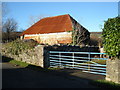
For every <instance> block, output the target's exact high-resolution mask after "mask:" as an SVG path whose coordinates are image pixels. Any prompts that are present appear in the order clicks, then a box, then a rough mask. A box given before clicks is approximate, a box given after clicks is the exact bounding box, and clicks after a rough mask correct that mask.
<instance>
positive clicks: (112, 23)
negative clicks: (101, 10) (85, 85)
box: [102, 17, 120, 58]
mask: <svg viewBox="0 0 120 90" xmlns="http://www.w3.org/2000/svg"><path fill="white" fill-rule="evenodd" d="M102 37H103V46H104V50H105V51H106V53H107V54H108V55H109V56H111V57H117V58H120V17H116V18H109V19H108V20H107V21H106V22H105V23H104V28H103V33H102Z"/></svg>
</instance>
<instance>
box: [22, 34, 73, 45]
mask: <svg viewBox="0 0 120 90" xmlns="http://www.w3.org/2000/svg"><path fill="white" fill-rule="evenodd" d="M24 39H34V40H36V41H38V42H39V43H42V44H49V45H54V44H59V43H64V44H68V43H71V42H72V33H71V32H60V33H48V34H31V35H24Z"/></svg>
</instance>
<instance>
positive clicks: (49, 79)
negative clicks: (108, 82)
mask: <svg viewBox="0 0 120 90" xmlns="http://www.w3.org/2000/svg"><path fill="white" fill-rule="evenodd" d="M88 82H89V80H86V79H82V78H79V77H75V76H71V75H69V74H67V75H66V74H64V73H62V74H61V72H43V71H36V70H32V69H30V68H23V67H16V66H13V65H12V64H9V63H2V88H3V89H4V88H96V87H95V86H92V85H90V84H89V83H88Z"/></svg>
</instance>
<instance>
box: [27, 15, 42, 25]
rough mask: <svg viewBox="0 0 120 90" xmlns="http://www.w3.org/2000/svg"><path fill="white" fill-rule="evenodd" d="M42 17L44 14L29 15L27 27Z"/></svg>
mask: <svg viewBox="0 0 120 90" xmlns="http://www.w3.org/2000/svg"><path fill="white" fill-rule="evenodd" d="M42 18H44V15H39V16H30V17H29V21H28V27H30V26H32V25H33V24H35V23H36V22H38V21H39V20H40V19H42Z"/></svg>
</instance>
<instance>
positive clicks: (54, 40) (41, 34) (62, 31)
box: [21, 14, 90, 45]
mask: <svg viewBox="0 0 120 90" xmlns="http://www.w3.org/2000/svg"><path fill="white" fill-rule="evenodd" d="M73 34H74V35H73ZM21 38H22V39H34V40H36V41H37V42H39V43H41V44H49V45H54V44H70V43H73V42H75V43H76V44H78V43H79V44H81V43H84V44H86V43H88V42H89V39H90V33H89V31H88V30H87V29H85V28H84V27H83V26H82V25H80V24H79V23H78V22H77V21H76V20H75V19H73V18H72V17H71V16H70V15H69V14H65V15H59V16H53V17H46V18H43V19H41V20H40V21H38V22H36V23H35V24H34V25H32V26H31V27H29V28H28V29H27V30H25V31H24V32H23V33H22V35H21Z"/></svg>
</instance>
